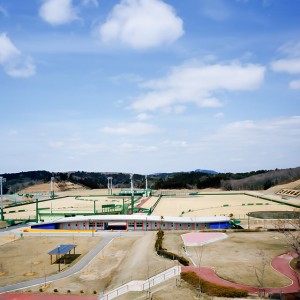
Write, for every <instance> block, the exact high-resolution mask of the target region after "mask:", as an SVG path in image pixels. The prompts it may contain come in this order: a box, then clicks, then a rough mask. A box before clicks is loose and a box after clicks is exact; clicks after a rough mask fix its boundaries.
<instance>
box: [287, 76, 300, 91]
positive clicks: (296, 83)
mask: <svg viewBox="0 0 300 300" xmlns="http://www.w3.org/2000/svg"><path fill="white" fill-rule="evenodd" d="M289 87H290V89H292V90H300V79H298V80H292V81H291V82H290V84H289Z"/></svg>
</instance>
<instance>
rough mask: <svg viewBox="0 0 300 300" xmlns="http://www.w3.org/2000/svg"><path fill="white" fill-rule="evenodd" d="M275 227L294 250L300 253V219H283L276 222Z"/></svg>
mask: <svg viewBox="0 0 300 300" xmlns="http://www.w3.org/2000/svg"><path fill="white" fill-rule="evenodd" d="M274 226H275V229H276V230H277V231H278V232H279V233H280V234H282V235H283V237H284V240H285V242H286V244H287V246H289V247H290V248H291V249H292V250H293V251H295V252H296V253H297V255H298V256H299V255H300V219H282V220H277V221H276V222H275V223H274Z"/></svg>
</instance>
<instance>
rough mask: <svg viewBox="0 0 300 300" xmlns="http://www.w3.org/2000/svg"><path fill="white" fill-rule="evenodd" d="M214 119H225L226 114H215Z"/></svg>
mask: <svg viewBox="0 0 300 300" xmlns="http://www.w3.org/2000/svg"><path fill="white" fill-rule="evenodd" d="M214 117H215V118H216V119H221V118H223V117H224V113H223V112H219V113H216V114H214Z"/></svg>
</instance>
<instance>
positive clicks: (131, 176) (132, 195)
mask: <svg viewBox="0 0 300 300" xmlns="http://www.w3.org/2000/svg"><path fill="white" fill-rule="evenodd" d="M132 178H133V174H130V186H131V188H130V189H131V213H132V214H133V207H134V191H133V179H132Z"/></svg>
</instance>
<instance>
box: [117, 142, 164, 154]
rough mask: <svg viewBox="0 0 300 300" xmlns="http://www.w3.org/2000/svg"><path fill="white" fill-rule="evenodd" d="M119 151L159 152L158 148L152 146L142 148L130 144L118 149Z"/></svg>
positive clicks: (124, 144)
mask: <svg viewBox="0 0 300 300" xmlns="http://www.w3.org/2000/svg"><path fill="white" fill-rule="evenodd" d="M118 149H122V150H123V151H126V152H140V153H143V152H144V153H147V152H156V151H158V150H159V149H158V147H156V146H152V145H147V146H142V145H137V144H129V143H123V144H121V145H120V146H119V147H118Z"/></svg>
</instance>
